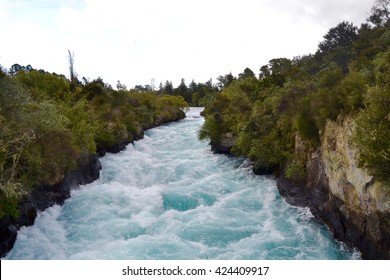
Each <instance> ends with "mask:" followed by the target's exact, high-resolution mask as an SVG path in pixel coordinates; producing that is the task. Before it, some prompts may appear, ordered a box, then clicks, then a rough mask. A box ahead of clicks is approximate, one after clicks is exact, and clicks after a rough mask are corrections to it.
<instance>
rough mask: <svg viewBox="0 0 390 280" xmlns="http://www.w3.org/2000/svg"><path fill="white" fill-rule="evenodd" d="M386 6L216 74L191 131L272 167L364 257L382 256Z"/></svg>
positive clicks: (388, 253) (385, 232)
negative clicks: (287, 52)
mask: <svg viewBox="0 0 390 280" xmlns="http://www.w3.org/2000/svg"><path fill="white" fill-rule="evenodd" d="M389 11H390V1H384V0H382V1H377V2H376V4H375V6H374V7H373V9H372V13H371V15H370V17H369V18H368V22H367V23H364V24H362V25H361V26H360V27H359V28H358V27H356V26H354V25H353V24H352V23H350V22H346V21H344V22H341V23H340V24H338V25H337V26H335V27H333V28H331V29H330V30H329V31H328V32H327V34H326V35H325V36H324V40H323V41H322V42H320V43H319V45H318V50H317V52H316V53H315V54H310V55H304V56H300V57H296V58H294V59H292V60H290V59H286V58H277V59H272V60H270V61H269V64H267V65H264V66H262V67H261V68H260V74H259V77H256V75H255V74H254V73H253V71H251V70H250V69H248V68H247V69H245V71H244V72H243V73H242V74H240V75H239V76H238V78H236V77H230V78H229V77H228V76H225V79H224V80H225V81H229V82H228V83H226V86H224V88H223V90H222V92H221V93H220V94H218V95H216V96H215V97H214V98H213V100H212V101H211V102H210V103H209V104H207V106H206V109H205V111H204V116H205V119H206V120H205V124H204V125H203V127H202V129H201V130H200V133H199V137H200V138H201V139H209V141H210V143H211V145H212V148H213V149H214V150H215V151H217V152H222V153H231V154H233V155H236V156H244V157H247V158H249V159H250V160H252V161H253V166H254V172H255V173H257V174H271V173H274V174H276V175H277V177H278V178H279V179H278V185H279V189H280V191H281V193H282V194H284V195H286V196H287V200H288V201H289V202H291V203H292V204H297V205H301V206H309V207H310V208H311V210H312V212H313V214H314V215H315V216H316V217H317V218H319V219H320V220H322V221H323V222H325V223H326V224H327V225H328V226H329V227H330V229H331V230H332V232H333V233H334V235H335V237H337V238H339V239H341V240H344V241H346V242H347V243H349V244H350V245H352V246H356V247H358V248H359V249H360V250H361V251H362V254H363V257H365V258H386V259H388V258H390V240H389V238H390V237H389V236H390V206H389V205H390V191H389V187H390V47H389V46H390V18H389V15H390V13H389ZM332 215H333V216H332ZM331 216H332V217H331ZM336 216H337V217H336Z"/></svg>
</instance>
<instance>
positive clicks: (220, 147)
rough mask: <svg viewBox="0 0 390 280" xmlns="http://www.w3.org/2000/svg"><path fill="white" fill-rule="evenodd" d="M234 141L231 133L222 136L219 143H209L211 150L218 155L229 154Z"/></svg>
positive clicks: (234, 138)
mask: <svg viewBox="0 0 390 280" xmlns="http://www.w3.org/2000/svg"><path fill="white" fill-rule="evenodd" d="M235 141H236V136H234V135H233V134H232V133H225V134H224V135H222V138H221V141H220V142H219V143H211V150H212V151H213V152H215V153H218V154H226V155H228V154H230V151H231V149H232V147H233V145H234V142H235Z"/></svg>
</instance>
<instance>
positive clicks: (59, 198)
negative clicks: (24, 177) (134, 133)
mask: <svg viewBox="0 0 390 280" xmlns="http://www.w3.org/2000/svg"><path fill="white" fill-rule="evenodd" d="M100 169H101V165H100V161H99V158H98V156H97V155H86V156H85V157H84V158H83V159H82V160H80V161H79V164H78V167H77V168H76V169H75V170H73V171H70V172H68V173H66V174H65V176H64V178H63V180H62V181H61V182H60V183H58V184H56V185H54V186H48V185H43V186H40V187H37V188H35V189H34V190H33V191H32V192H31V193H30V195H29V196H28V197H27V198H26V199H25V200H24V201H23V202H22V204H21V206H20V210H19V212H20V213H19V214H20V215H19V219H17V220H15V219H11V218H10V217H5V218H2V219H0V233H1V235H0V236H1V237H0V238H1V240H0V255H1V257H3V256H4V255H5V254H7V253H8V252H9V251H10V250H11V249H12V247H13V245H14V243H15V240H16V236H17V230H18V229H19V228H20V227H22V226H30V225H32V224H34V221H35V218H36V216H37V211H42V210H44V209H46V208H48V207H50V206H53V205H54V204H63V203H64V201H65V200H66V199H67V198H69V197H70V192H71V190H72V189H74V188H76V187H78V186H79V185H83V184H88V183H91V182H93V181H95V180H96V179H97V178H99V172H100Z"/></svg>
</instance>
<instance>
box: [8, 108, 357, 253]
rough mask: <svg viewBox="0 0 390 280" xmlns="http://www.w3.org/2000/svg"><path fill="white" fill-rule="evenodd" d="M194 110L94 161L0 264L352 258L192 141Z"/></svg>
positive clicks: (232, 164)
mask: <svg viewBox="0 0 390 280" xmlns="http://www.w3.org/2000/svg"><path fill="white" fill-rule="evenodd" d="M199 111H200V110H199V109H195V110H191V111H190V112H189V113H188V115H189V117H187V118H186V119H185V120H183V121H181V122H178V123H174V124H170V125H168V126H162V127H158V128H155V129H152V130H149V131H147V132H146V135H145V138H144V139H143V140H140V141H138V142H136V143H134V145H129V146H128V147H127V148H126V150H125V151H122V152H120V153H119V154H115V155H112V154H109V155H107V156H105V157H103V158H102V159H101V161H102V166H103V169H102V171H101V177H100V179H99V180H97V181H95V182H94V183H92V184H89V185H86V186H82V187H81V188H80V189H79V190H76V191H73V192H72V196H71V198H70V199H68V200H67V201H66V202H65V204H64V205H63V206H62V207H60V206H54V207H51V208H49V209H47V210H46V211H44V212H42V213H40V214H39V216H38V218H37V220H36V223H35V225H34V226H31V227H28V228H25V227H23V228H22V229H21V230H20V231H19V233H18V238H17V241H16V243H15V246H14V249H13V250H12V251H11V252H10V253H9V254H8V256H7V257H6V258H7V259H353V258H359V254H357V253H356V252H352V251H351V250H349V249H347V248H346V247H345V246H343V245H342V244H339V243H338V242H335V241H334V240H333V239H332V238H331V236H330V234H329V232H328V231H327V230H326V228H325V227H323V226H321V225H319V224H318V223H316V222H314V221H313V219H312V216H311V214H310V212H309V211H308V209H304V208H297V207H292V206H290V205H288V204H287V203H286V202H285V200H284V199H283V198H282V197H280V195H279V194H278V192H277V188H276V185H275V181H274V180H273V179H271V178H267V177H262V176H255V175H253V174H252V172H251V170H250V167H249V166H248V162H246V161H245V160H243V159H237V158H232V157H228V156H225V155H215V154H213V153H211V152H210V147H209V146H208V144H207V143H206V142H201V141H198V140H197V131H198V129H199V127H200V126H201V124H202V123H203V119H202V118H199Z"/></svg>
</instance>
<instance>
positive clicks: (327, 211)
mask: <svg viewBox="0 0 390 280" xmlns="http://www.w3.org/2000/svg"><path fill="white" fill-rule="evenodd" d="M354 129H355V123H354V121H353V119H352V118H350V117H344V118H343V119H341V118H340V120H338V121H337V122H331V121H328V123H327V124H326V127H325V129H324V133H323V135H322V137H321V138H322V143H321V146H320V147H318V148H317V149H316V150H313V149H312V148H310V147H309V145H308V144H306V143H304V141H302V140H301V139H300V138H299V137H296V143H295V152H296V154H297V155H298V157H299V158H303V161H304V162H305V164H306V166H305V168H306V176H304V178H300V179H299V180H295V179H288V178H287V177H286V175H285V173H284V171H285V170H284V169H283V168H278V169H275V168H274V169H272V170H271V169H269V170H263V169H261V168H260V169H259V168H257V167H256V165H254V167H253V170H254V173H255V174H259V175H264V174H270V173H273V174H275V175H276V177H277V186H278V189H279V192H280V194H281V195H282V196H284V197H285V198H286V201H287V202H288V203H289V204H292V205H296V206H301V207H309V208H310V210H311V212H312V213H313V215H314V217H315V218H316V219H317V220H318V221H319V222H321V223H324V224H326V225H327V227H328V228H329V229H330V231H331V232H332V234H333V236H334V238H336V239H337V240H340V241H343V242H345V243H346V244H348V245H349V246H351V247H354V248H357V249H359V250H360V252H361V253H362V257H363V258H364V259H390V186H385V185H384V184H383V183H380V182H378V181H376V180H375V178H373V177H372V176H370V175H369V174H368V173H367V172H366V171H365V170H363V169H361V168H359V167H358V164H357V159H358V150H357V149H356V148H355V147H354V145H353V132H354ZM235 140H236V139H235V137H234V136H233V135H231V134H229V133H227V134H225V135H223V137H222V139H221V142H220V143H211V146H212V150H213V151H214V152H217V153H223V154H229V153H230V152H231V148H232V146H233V145H234V141H235Z"/></svg>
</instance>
